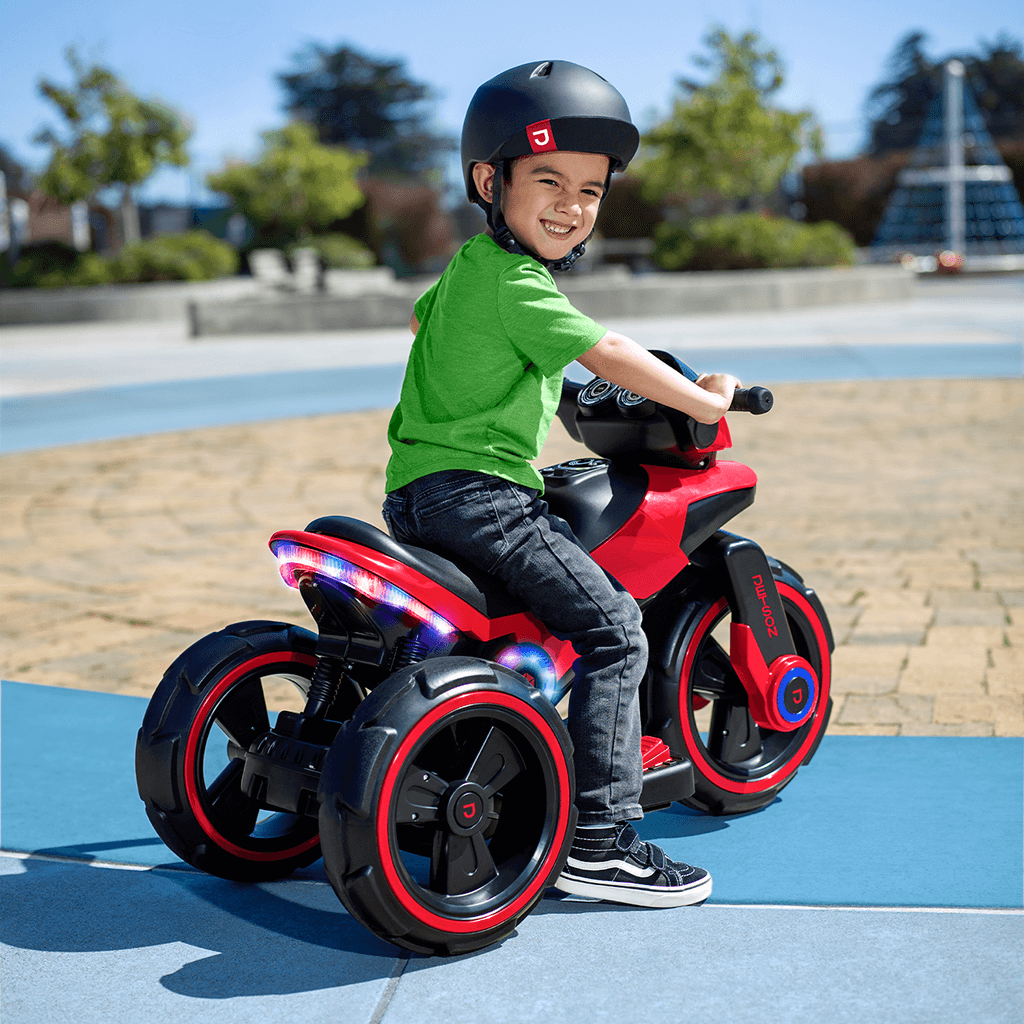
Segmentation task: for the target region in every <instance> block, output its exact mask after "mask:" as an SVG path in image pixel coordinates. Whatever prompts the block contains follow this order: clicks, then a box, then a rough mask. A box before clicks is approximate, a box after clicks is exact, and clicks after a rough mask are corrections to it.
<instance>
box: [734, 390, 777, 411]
mask: <svg viewBox="0 0 1024 1024" xmlns="http://www.w3.org/2000/svg"><path fill="white" fill-rule="evenodd" d="M774 403H775V399H774V397H773V396H772V393H771V392H770V391H769V390H768V389H767V388H760V387H753V388H737V389H736V390H735V392H733V396H732V405H730V406H729V411H730V412H749V413H751V414H752V415H754V416H760V415H762V414H763V413H766V412H768V410H769V409H771V407H772V405H773V404H774Z"/></svg>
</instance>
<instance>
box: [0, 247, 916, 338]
mask: <svg viewBox="0 0 1024 1024" xmlns="http://www.w3.org/2000/svg"><path fill="white" fill-rule="evenodd" d="M431 280H432V278H419V279H417V280H415V281H400V282H394V283H388V282H385V281H382V280H377V279H374V280H372V281H371V280H370V279H369V278H367V279H366V284H367V285H368V286H369V288H368V289H367V290H366V291H364V292H363V293H362V294H355V293H354V290H353V292H351V293H349V294H330V293H327V294H323V293H319V294H312V295H301V294H295V293H292V294H289V293H282V292H277V293H273V292H270V293H268V291H267V289H266V288H263V287H261V285H260V284H259V282H257V281H255V280H253V279H251V278H245V277H238V278H230V279H227V280H223V281H203V282H196V283H177V282H174V283H171V282H168V283H165V284H151V285H109V286H104V287H100V288H61V289H53V290H49V289H48V290H45V291H44V290H39V291H35V290H26V291H21V290H18V291H6V292H4V293H3V294H0V323H4V324H33V323H38V324H43V323H72V322H75V321H96V320H113V321H130V320H177V319H181V318H184V317H188V319H189V323H190V326H191V330H192V334H193V336H195V337H202V336H204V335H230V334H268V333H278V332H290V331H337V330H351V329H356V328H373V327H404V326H405V325H406V324H408V322H409V317H410V315H411V314H412V308H413V303H414V302H415V301H416V297H417V296H418V295H419V294H420V293H421V292H422V291H423V289H424V288H425V287H426V286H427V285H428V284H429V282H430V281H431ZM557 280H558V285H559V287H560V288H561V290H562V291H563V292H564V293H565V294H566V295H567V296H568V297H569V298H570V300H571V301H572V303H573V304H574V305H575V306H576V307H577V308H578V309H580V310H581V311H582V312H584V313H586V314H587V315H588V316H592V317H594V318H595V319H596V320H607V319H612V318H617V317H635V316H676V315H679V314H686V313H736V312H747V311H751V312H753V311H758V310H767V309H793V308H796V307H801V306H825V305H842V304H844V303H851V302H894V301H901V300H904V299H909V298H910V297H911V296H912V294H913V291H914V282H915V280H916V275H915V274H914V273H913V272H912V271H911V270H908V269H906V268H905V267H903V266H900V265H898V264H887V265H882V266H858V267H842V268H823V269H814V270H750V271H721V272H713V273H671V274H659V273H654V274H644V275H638V276H633V275H631V274H630V273H629V272H628V271H626V270H624V269H621V270H615V269H609V270H601V269H598V270H594V271H590V272H582V271H581V272H573V273H570V274H568V275H561V276H559V277H558V278H557ZM346 285H347V287H351V282H346Z"/></svg>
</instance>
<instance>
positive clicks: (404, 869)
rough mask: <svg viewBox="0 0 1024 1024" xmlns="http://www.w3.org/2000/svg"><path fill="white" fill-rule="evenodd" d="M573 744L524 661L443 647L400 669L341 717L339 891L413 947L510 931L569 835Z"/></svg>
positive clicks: (336, 770)
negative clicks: (499, 661) (519, 667)
mask: <svg viewBox="0 0 1024 1024" xmlns="http://www.w3.org/2000/svg"><path fill="white" fill-rule="evenodd" d="M571 751H572V747H571V743H570V740H569V735H568V732H567V731H566V729H565V726H564V725H563V723H562V721H561V719H560V718H559V717H558V714H557V712H556V711H555V709H554V708H553V707H552V705H551V703H550V701H548V700H547V698H546V697H544V695H543V694H542V693H541V692H540V691H539V690H535V689H533V688H531V687H530V686H529V685H527V684H526V683H525V682H524V680H523V678H522V676H519V675H517V674H516V673H514V672H511V671H509V670H507V669H504V668H502V667H500V666H498V665H494V664H492V663H490V662H486V661H481V660H479V659H476V658H437V659H432V660H428V661H424V662H420V663H419V664H417V665H413V666H410V667H409V668H406V669H402V670H401V671H399V672H397V673H395V675H394V676H392V677H391V678H390V679H388V680H387V681H386V682H384V683H383V684H381V685H380V686H378V687H377V688H376V689H375V690H374V691H373V692H372V693H371V694H370V695H369V696H368V697H367V698H366V700H365V701H363V703H362V704H360V706H359V708H358V709H357V711H356V713H355V715H354V716H353V718H352V719H351V721H349V722H347V723H346V724H345V726H344V727H343V728H342V730H341V732H340V733H339V734H338V737H337V739H336V740H335V742H334V745H333V746H332V747H331V751H330V753H329V754H328V757H327V760H326V762H325V764H324V768H323V772H322V774H321V777H320V794H319V796H320V837H321V842H322V844H323V856H324V867H325V868H326V871H327V877H328V878H329V879H330V880H331V885H333V886H334V891H335V892H336V893H337V894H338V897H339V899H340V900H341V902H342V903H343V904H344V905H345V907H346V908H347V909H348V911H349V912H350V913H351V914H352V916H353V917H355V918H356V919H357V920H359V921H361V922H362V923H363V924H364V925H366V927H367V928H369V929H370V930H371V931H373V932H374V933H376V934H377V935H379V936H380V937H381V938H383V939H386V940H387V941H389V942H393V943H394V944H395V945H398V946H402V947H404V948H405V949H410V950H413V951H415V952H420V953H436V954H441V955H452V954H456V953H466V952H469V951H471V950H474V949H480V948H481V947H483V946H486V945H489V944H490V943H492V942H497V941H498V940H500V939H502V938H504V937H505V936H507V935H508V934H510V933H511V932H512V931H513V929H514V928H515V927H516V925H517V924H518V922H519V921H521V920H522V919H523V918H524V917H525V916H526V915H527V914H528V913H529V912H530V910H532V909H533V907H534V906H535V905H536V903H537V902H538V900H540V899H541V897H542V896H543V895H544V891H545V889H546V888H547V886H548V885H550V884H551V883H552V882H553V881H554V879H555V878H557V877H558V874H559V873H560V872H561V870H562V867H563V865H564V863H565V858H566V856H567V855H568V852H569V847H570V846H571V845H572V837H573V833H574V831H575V827H576V817H577V812H576V808H575V806H574V804H573V800H574V798H575V790H576V783H575V777H574V773H573V765H572V752H571ZM416 783H422V784H423V785H416ZM459 813H464V814H466V815H467V816H468V823H465V824H464V826H463V825H462V824H460V821H461V819H458V818H456V815H457V814H459Z"/></svg>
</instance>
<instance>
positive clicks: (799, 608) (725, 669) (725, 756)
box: [652, 562, 832, 814]
mask: <svg viewBox="0 0 1024 1024" xmlns="http://www.w3.org/2000/svg"><path fill="white" fill-rule="evenodd" d="M773 565H774V570H773V571H774V572H775V577H776V578H775V582H776V585H777V586H778V590H779V596H780V597H781V598H782V604H783V607H784V608H785V611H786V618H787V620H788V622H789V629H790V633H791V634H792V636H793V642H794V644H795V646H796V653H797V654H799V655H800V657H802V658H805V659H806V660H807V661H808V662H809V663H810V664H811V666H812V667H813V668H814V672H815V675H816V676H817V678H818V681H819V693H818V697H817V703H816V707H815V710H814V713H813V714H812V716H811V717H810V718H809V719H808V720H807V722H806V723H804V725H803V726H801V727H800V728H799V729H795V730H793V731H791V732H785V731H776V730H773V729H768V728H766V727H762V726H759V725H757V723H756V722H755V721H754V719H753V717H752V716H751V714H750V709H749V708H748V706H747V694H746V691H745V690H744V688H743V684H742V683H741V682H740V680H739V677H738V676H737V675H736V672H735V671H734V670H733V668H732V665H731V663H730V661H729V624H730V621H731V614H730V610H729V604H728V601H727V600H726V598H725V597H724V596H723V595H722V594H721V593H720V592H717V591H716V590H715V588H714V586H713V584H711V583H709V582H703V583H698V584H697V585H696V586H695V587H694V588H693V589H691V590H688V591H687V592H685V593H684V594H683V595H681V598H680V599H681V602H682V603H681V605H680V607H679V608H678V611H677V615H676V618H675V622H674V625H673V627H672V629H671V630H670V631H669V632H670V636H669V638H668V642H667V643H666V645H665V647H664V649H663V651H662V652H661V656H660V658H659V659H658V661H657V663H656V664H654V665H652V667H653V668H654V669H655V673H654V674H655V680H654V693H653V695H652V696H653V704H654V707H655V709H656V710H655V713H656V717H657V719H658V723H659V725H658V732H659V735H660V736H661V738H662V739H663V740H664V741H665V742H666V743H667V744H668V746H669V747H670V748H671V749H672V750H673V751H676V752H678V753H685V754H686V756H688V757H689V758H690V760H691V761H692V762H693V769H694V782H695V784H696V789H695V792H694V794H693V796H692V797H690V798H689V799H687V800H686V801H684V802H685V803H686V804H687V805H689V806H691V807H694V808H696V809H697V810H701V811H704V812H706V813H710V814H740V813H743V812H747V811H753V810H756V809H757V808H759V807H764V806H765V805H766V804H769V803H771V802H772V801H773V800H774V799H775V797H776V795H777V794H778V792H779V791H780V790H781V789H782V788H783V787H784V786H786V785H787V784H788V783H789V782H790V781H791V780H792V779H793V777H794V776H795V775H796V772H797V769H798V768H799V767H800V766H801V765H804V764H807V763H808V762H809V761H810V760H811V758H812V757H813V756H814V753H815V751H816V750H817V749H818V745H819V744H820V743H821V740H822V737H823V736H824V734H825V729H826V727H827V725H828V720H829V716H830V714H831V712H832V700H831V697H830V677H831V649H832V636H831V630H830V628H829V625H828V620H827V619H826V618H825V613H824V610H823V609H822V608H821V605H820V603H819V602H818V599H817V597H816V595H815V594H814V592H813V591H812V590H810V589H809V588H807V587H805V586H804V584H803V583H802V582H801V580H800V578H799V577H798V576H797V575H796V574H795V573H794V572H793V571H792V570H790V569H789V568H788V567H786V566H784V565H782V564H781V563H778V562H775V563H773Z"/></svg>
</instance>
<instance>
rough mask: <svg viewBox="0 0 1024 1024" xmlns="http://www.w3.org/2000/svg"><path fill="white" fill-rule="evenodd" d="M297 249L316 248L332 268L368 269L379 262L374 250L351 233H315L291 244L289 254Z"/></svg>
mask: <svg viewBox="0 0 1024 1024" xmlns="http://www.w3.org/2000/svg"><path fill="white" fill-rule="evenodd" d="M296 249H316V251H317V253H318V254H319V255H320V259H321V261H322V262H323V264H324V266H325V267H329V268H330V269H332V270H366V269H367V268H369V267H372V266H375V265H376V263H377V257H376V256H375V255H374V253H373V250H372V249H368V248H367V247H366V246H365V245H363V243H362V242H360V241H357V240H356V239H355V238H352V237H351V236H350V235H338V234H334V235H315V236H314V237H312V238H310V239H308V240H307V241H305V242H296V243H295V244H294V245H291V246H289V247H288V255H289V256H291V254H292V253H293V252H294V251H295V250H296Z"/></svg>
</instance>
